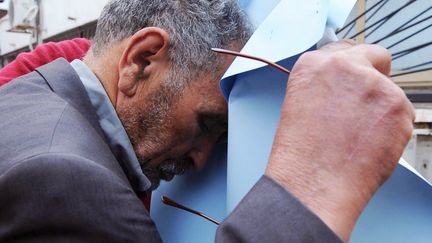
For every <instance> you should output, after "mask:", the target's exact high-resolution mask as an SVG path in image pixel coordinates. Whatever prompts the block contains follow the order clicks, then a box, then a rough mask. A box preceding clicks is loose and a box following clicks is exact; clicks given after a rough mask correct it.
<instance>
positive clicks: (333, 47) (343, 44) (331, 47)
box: [319, 39, 357, 52]
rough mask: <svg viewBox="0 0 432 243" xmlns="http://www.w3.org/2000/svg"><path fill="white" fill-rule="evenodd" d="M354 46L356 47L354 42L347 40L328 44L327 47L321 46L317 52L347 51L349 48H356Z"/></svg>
mask: <svg viewBox="0 0 432 243" xmlns="http://www.w3.org/2000/svg"><path fill="white" fill-rule="evenodd" d="M356 45H357V43H356V42H355V41H353V40H349V39H344V40H340V41H336V42H331V43H328V44H327V45H324V46H322V47H321V48H320V49H319V50H320V51H330V52H335V51H340V50H344V49H349V48H351V47H353V46H356Z"/></svg>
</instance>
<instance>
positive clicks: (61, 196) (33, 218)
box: [0, 154, 161, 242]
mask: <svg viewBox="0 0 432 243" xmlns="http://www.w3.org/2000/svg"><path fill="white" fill-rule="evenodd" d="M0 195H1V196H0V208H1V210H2V212H1V213H0V242H23V241H24V242H161V239H160V237H159V234H158V232H157V229H156V227H155V225H154V223H153V222H152V221H151V219H150V216H149V214H148V213H147V211H146V210H145V209H144V206H143V205H142V203H141V202H140V200H139V199H138V198H137V197H136V196H135V194H134V192H133V191H132V190H131V189H130V186H128V185H126V184H125V182H124V181H122V180H120V179H119V178H118V177H117V176H116V175H114V174H113V173H112V172H111V171H109V170H108V169H106V168H105V167H102V166H100V165H98V164H96V163H94V162H92V161H89V160H86V159H84V158H81V157H76V156H71V155H64V154H45V155H39V156H36V157H33V158H30V159H27V160H25V161H22V162H20V163H17V164H15V165H14V166H13V167H11V168H10V169H8V170H7V171H6V172H5V173H3V174H2V175H1V176H0Z"/></svg>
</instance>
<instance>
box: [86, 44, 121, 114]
mask: <svg viewBox="0 0 432 243" xmlns="http://www.w3.org/2000/svg"><path fill="white" fill-rule="evenodd" d="M123 43H124V41H123V42H120V43H119V44H115V45H113V46H112V48H111V49H110V51H109V52H108V54H104V55H101V56H98V57H96V56H95V55H94V54H93V51H92V49H90V50H89V51H88V53H87V55H86V56H85V57H84V60H83V62H84V63H85V64H86V65H87V66H88V67H89V68H90V69H91V70H92V71H93V73H94V74H95V75H96V77H97V78H98V79H99V81H100V82H101V84H102V86H103V87H104V89H105V91H106V93H107V95H108V97H109V99H110V101H111V103H112V104H113V106H114V108H116V107H117V94H118V85H117V84H118V80H119V74H118V62H119V60H120V58H121V55H122V53H123V48H124V47H123V46H124V45H123Z"/></svg>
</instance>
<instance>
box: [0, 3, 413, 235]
mask: <svg viewBox="0 0 432 243" xmlns="http://www.w3.org/2000/svg"><path fill="white" fill-rule="evenodd" d="M248 35H249V31H248V27H247V23H246V21H245V20H244V17H243V15H242V14H241V11H240V10H239V8H238V6H237V4H236V3H235V1H229V0H219V1H211V2H209V1H181V2H180V1H164V2H159V1H137V0H114V1H111V2H110V3H108V5H107V6H106V7H105V9H104V11H103V13H102V15H101V18H100V20H99V23H98V27H97V32H96V36H95V39H94V42H93V46H92V48H91V51H90V53H89V54H88V55H87V56H86V58H85V60H84V62H80V61H74V62H72V63H71V64H68V63H67V62H65V61H63V60H58V61H55V62H53V63H51V64H49V65H47V66H44V67H42V68H39V69H38V70H37V72H33V73H31V74H29V75H27V76H24V77H21V78H19V79H17V80H14V81H13V82H11V83H10V84H7V85H5V86H4V87H3V88H2V89H1V90H0V114H2V120H1V121H0V138H1V139H0V157H1V158H2V162H1V163H0V192H1V195H2V197H1V198H0V206H1V208H2V212H4V213H2V214H0V222H1V224H0V237H1V240H2V241H8V242H9V241H23V240H28V241H44V242H45V241H54V240H55V241H98V242H99V241H102V240H107V241H115V242H116V241H136V242H159V241H160V238H159V236H158V234H157V230H156V228H155V226H154V224H153V223H152V222H151V220H150V218H149V216H148V214H147V213H146V211H145V210H144V209H143V207H142V206H141V204H140V202H139V200H138V197H137V194H141V193H143V192H144V191H146V190H151V189H154V188H156V187H157V186H158V183H159V181H160V179H166V180H170V179H171V178H172V177H173V176H174V175H176V174H181V173H183V172H184V171H185V170H187V169H190V168H198V169H199V168H201V167H203V166H204V164H205V161H206V159H207V156H208V154H209V153H210V151H211V148H212V147H213V144H214V143H215V142H217V140H218V138H219V137H220V136H221V135H222V134H223V133H224V132H225V130H226V114H227V107H226V104H225V101H224V99H223V97H222V96H221V94H220V93H219V90H218V80H219V78H220V77H221V76H222V74H223V72H224V70H225V69H226V67H227V66H228V65H229V64H230V62H231V61H232V60H231V59H229V58H227V57H223V56H219V55H215V54H214V53H212V52H211V51H210V48H211V47H222V48H229V49H234V50H238V49H240V47H241V46H242V45H243V44H244V42H245V40H246V39H247V37H248ZM347 60H350V62H349V63H348V62H347ZM389 72H390V57H389V55H388V53H387V52H386V51H385V50H383V49H382V48H380V47H377V46H365V45H360V46H356V45H354V44H352V43H350V42H339V43H335V44H332V45H328V46H326V47H324V48H323V49H322V50H319V51H316V52H311V53H308V54H305V55H303V56H302V57H301V58H300V60H299V62H298V63H297V64H296V66H295V67H294V69H293V70H292V74H291V75H290V80H289V86H288V89H287V96H286V99H285V104H284V106H283V110H282V117H281V122H280V126H279V128H278V131H277V134H276V138H275V142H274V145H273V151H272V154H271V157H270V159H269V164H268V167H267V170H266V173H265V174H266V175H264V176H263V177H262V178H261V179H260V181H259V182H258V183H257V184H256V186H255V187H254V188H253V189H252V190H251V191H250V192H249V194H248V195H247V196H246V197H245V198H244V199H243V201H242V202H241V203H240V205H239V206H238V208H237V209H236V210H235V211H234V212H233V213H232V214H231V215H230V216H229V217H228V218H227V219H226V220H225V222H223V223H222V225H221V226H220V227H219V229H218V233H217V238H216V241H218V242H238V241H240V242H241V241H245V242H304V241H307V242H313V241H320V242H321V241H322V242H335V241H339V238H340V239H342V240H344V241H347V240H348V239H349V235H350V233H351V231H352V229H353V226H354V223H355V221H356V220H357V218H358V216H359V214H360V212H361V211H362V209H363V208H364V207H365V205H366V203H367V201H368V200H369V199H370V198H371V196H372V195H373V193H374V192H375V191H376V189H377V188H378V187H379V186H380V185H381V184H382V183H383V182H384V180H385V179H386V178H387V177H388V176H389V175H390V174H391V172H392V170H393V169H394V167H395V165H396V163H397V161H398V158H399V157H400V155H401V153H402V151H403V148H404V146H405V145H406V143H407V141H408V139H409V137H410V135H411V132H412V121H413V116H414V115H413V111H412V107H411V106H410V104H409V102H408V101H407V99H406V97H405V96H404V94H403V92H402V91H401V90H400V89H399V88H398V87H397V86H395V85H394V84H393V83H392V82H391V81H390V80H389V79H388V75H389ZM314 119H319V123H318V124H317V123H315V122H314ZM120 121H121V122H120ZM312 123H313V124H314V127H315V130H314V133H313V134H311V133H310V131H308V127H310V125H309V124H312ZM353 124H354V125H355V129H353ZM123 127H124V129H123ZM388 141H392V142H391V143H389V142H388ZM132 148H133V149H132ZM134 151H135V153H134ZM288 191H290V193H289V192H288Z"/></svg>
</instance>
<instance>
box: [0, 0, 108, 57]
mask: <svg viewBox="0 0 432 243" xmlns="http://www.w3.org/2000/svg"><path fill="white" fill-rule="evenodd" d="M8 1H9V0H6V2H5V3H3V5H5V6H8ZM107 1H108V0H91V1H89V0H73V1H71V0H41V1H40V2H41V26H42V33H41V34H42V38H43V39H46V38H49V37H51V36H54V35H56V34H59V33H62V32H64V31H67V30H70V29H73V28H75V27H79V26H81V25H84V24H86V23H89V22H92V21H94V20H96V19H97V18H98V17H99V14H100V12H101V10H102V8H103V6H104V5H105V3H106V2H107ZM9 28H10V26H9V21H8V18H7V16H6V17H5V18H3V19H2V20H0V48H1V52H0V54H6V53H9V52H12V51H14V50H17V49H20V48H22V47H24V46H26V45H28V44H29V42H30V40H29V39H30V36H29V35H28V34H16V33H9V32H6V30H7V29H9Z"/></svg>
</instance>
